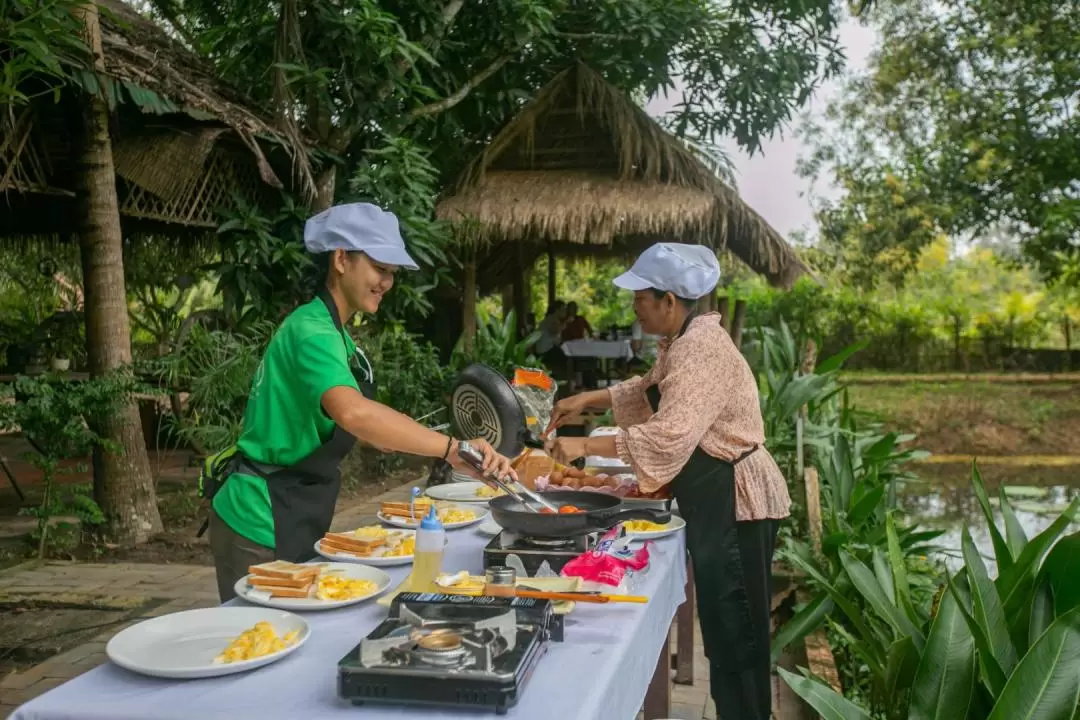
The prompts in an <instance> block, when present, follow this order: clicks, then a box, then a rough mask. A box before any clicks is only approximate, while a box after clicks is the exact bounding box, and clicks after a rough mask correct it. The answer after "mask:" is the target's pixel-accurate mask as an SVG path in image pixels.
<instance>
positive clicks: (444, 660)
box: [338, 593, 563, 715]
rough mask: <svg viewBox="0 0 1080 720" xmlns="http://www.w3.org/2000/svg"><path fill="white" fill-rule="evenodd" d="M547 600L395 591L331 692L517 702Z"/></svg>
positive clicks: (356, 700)
mask: <svg viewBox="0 0 1080 720" xmlns="http://www.w3.org/2000/svg"><path fill="white" fill-rule="evenodd" d="M561 620H562V618H560V617H558V616H556V615H554V614H553V613H552V610H551V602H550V601H548V600H533V599H531V598H503V597H491V596H484V597H470V596H465V595H443V594H438V593H402V594H400V595H398V596H397V597H395V598H394V601H393V603H392V604H391V606H390V614H389V616H388V617H387V619H386V620H384V621H383V622H382V624H380V625H379V626H378V627H377V628H375V629H374V630H373V631H372V632H371V634H370V635H368V636H367V637H366V638H364V640H362V641H361V642H360V644H359V645H358V646H357V647H356V648H355V649H354V650H353V651H352V652H350V653H349V654H348V655H346V656H345V657H344V658H342V659H341V661H340V662H339V663H338V693H339V694H340V695H341V697H343V698H345V699H346V700H349V701H351V702H352V703H353V704H354V705H363V704H364V703H380V704H394V705H402V704H419V705H441V706H458V707H462V706H464V707H473V708H488V709H492V710H495V711H496V712H497V713H498V714H500V715H502V714H504V713H505V712H506V711H507V710H508V709H509V708H512V707H513V706H514V705H516V704H517V702H518V700H519V699H520V697H521V692H522V690H523V689H524V686H525V684H526V682H527V681H528V679H529V677H530V676H531V675H532V671H533V669H534V668H535V667H536V663H537V662H538V661H539V659H540V657H541V656H542V655H543V654H544V653H545V652H546V650H547V642H548V641H549V640H555V641H561V640H562V629H563V625H562V622H561Z"/></svg>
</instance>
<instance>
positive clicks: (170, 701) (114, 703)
mask: <svg viewBox="0 0 1080 720" xmlns="http://www.w3.org/2000/svg"><path fill="white" fill-rule="evenodd" d="M447 535H448V537H449V539H450V543H449V545H448V547H447V549H446V555H445V559H444V562H443V567H444V569H445V570H447V571H451V572H452V571H456V570H459V569H463V570H469V571H470V572H474V573H476V572H480V571H481V566H482V548H483V546H484V545H485V544H486V543H487V541H488V538H487V537H485V536H483V535H481V534H480V533H478V532H477V531H476V530H475V529H473V528H463V529H460V530H453V531H450V532H448V533H447ZM685 547H686V546H685V542H684V539H683V534H682V533H678V534H676V535H673V536H669V537H666V538H662V539H660V540H657V541H655V542H654V543H653V545H652V562H651V564H650V567H649V570H648V571H647V572H646V573H644V574H642V575H640V576H639V577H638V578H636V584H635V585H634V587H633V588H632V592H634V593H636V594H642V595H648V596H649V597H650V601H649V603H648V604H646V605H634V604H611V605H587V604H584V603H581V604H579V605H578V606H577V608H576V609H575V610H574V612H573V613H571V614H570V615H569V616H568V617H567V619H566V639H565V641H564V642H561V643H555V642H553V643H549V645H548V652H547V654H546V656H545V657H543V658H541V660H540V662H539V663H538V665H537V667H536V670H535V672H534V673H533V676H532V678H531V679H530V680H529V682H528V683H527V685H526V687H525V691H524V693H523V695H522V698H521V700H520V701H519V703H518V705H517V706H516V707H515V708H513V709H511V710H510V712H509V713H508V715H507V717H509V718H514V719H522V718H527V719H528V720H548V719H549V718H558V719H559V720H633V718H634V717H635V716H636V715H637V713H638V711H639V710H640V708H641V706H642V701H643V700H644V698H645V692H646V690H647V689H648V686H649V684H650V680H651V679H652V678H653V675H654V669H655V668H656V659H657V655H658V654H660V653H661V651H662V650H664V649H666V648H667V639H668V632H669V629H670V627H671V622H672V618H673V617H674V616H675V611H676V609H677V608H678V607H679V605H680V604H681V603H682V602H683V598H684V595H683V587H684V583H685V581H686V563H685V552H686V551H685ZM410 568H411V566H404V567H401V568H387V570H388V571H390V574H391V576H392V577H393V580H394V586H396V585H397V583H398V582H400V581H401V580H403V579H404V578H405V577H406V576H407V575H408V572H409V570H410ZM234 602H235V603H237V604H243V603H241V601H234ZM385 616H386V609H385V608H383V607H379V606H378V605H376V603H375V601H374V600H372V601H369V602H367V603H363V604H361V605H358V606H353V607H347V608H342V609H340V610H328V611H323V612H310V613H303V617H304V618H305V619H306V620H307V621H308V623H309V624H310V625H311V638H310V639H309V640H308V641H307V643H305V645H304V646H303V647H301V648H300V649H299V650H297V651H296V652H295V653H293V654H292V655H290V656H289V657H286V658H284V659H283V660H280V661H278V662H276V663H274V664H272V665H268V666H266V667H264V668H261V669H258V670H254V671H251V672H247V673H241V674H238V675H232V676H228V677H222V678H210V679H204V680H188V681H174V680H161V679H157V678H150V677H144V676H141V675H137V674H135V673H131V672H128V671H126V670H123V669H121V668H119V667H117V666H115V665H113V664H111V663H106V664H105V665H102V666H100V667H98V668H96V669H94V670H91V671H90V672H88V673H85V674H83V675H81V676H79V677H77V678H75V679H74V680H72V681H70V682H68V683H65V684H64V685H61V686H60V687H58V688H55V689H54V690H51V691H49V692H48V693H46V694H44V695H42V696H40V697H38V698H36V699H34V700H31V701H30V702H28V703H26V704H25V705H23V706H22V707H20V708H19V709H18V710H16V711H15V713H14V714H13V715H12V716H11V717H12V719H13V720H150V719H151V718H153V719H154V720H173V719H174V718H175V719H177V720H180V719H183V720H189V719H190V718H199V720H210V719H211V718H222V719H225V718H228V720H235V719H236V718H258V720H276V719H278V718H281V719H282V720H296V719H297V718H305V719H307V720H321V719H323V718H328V719H329V718H348V719H349V720H354V719H355V718H357V717H363V718H364V720H387V719H389V718H416V719H418V720H427V719H434V718H439V719H445V720H462V719H464V718H469V719H470V720H475V719H476V718H483V717H491V718H494V717H495V715H494V713H493V712H489V713H478V712H476V711H463V710H454V709H428V708H423V707H419V706H406V705H401V706H379V705H365V706H364V707H363V708H356V707H353V706H352V705H350V704H349V703H347V702H345V701H344V700H341V699H340V698H338V696H337V662H338V660H340V659H341V658H342V657H344V656H345V655H346V654H347V653H348V652H350V651H351V650H352V649H353V648H354V647H355V646H356V645H357V644H358V643H359V642H360V640H361V639H362V638H363V637H364V636H366V635H367V634H368V633H369V632H370V631H371V630H372V629H373V628H374V627H375V626H376V625H377V624H378V623H379V622H380V621H381V620H382V619H383V618H384V617H385ZM664 657H665V659H666V657H667V656H666V655H664ZM668 668H670V665H668ZM667 672H670V670H667V671H666V672H665V673H664V675H665V676H666V675H667ZM665 682H666V677H665Z"/></svg>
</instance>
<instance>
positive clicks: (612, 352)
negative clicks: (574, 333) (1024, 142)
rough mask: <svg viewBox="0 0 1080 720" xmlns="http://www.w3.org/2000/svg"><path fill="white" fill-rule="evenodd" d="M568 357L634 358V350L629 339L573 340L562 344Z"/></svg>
mask: <svg viewBox="0 0 1080 720" xmlns="http://www.w3.org/2000/svg"><path fill="white" fill-rule="evenodd" d="M562 351H563V354H564V355H566V357H590V358H599V359H601V360H632V359H633V357H634V350H633V348H632V347H630V341H629V340H571V341H569V342H564V343H563V344H562Z"/></svg>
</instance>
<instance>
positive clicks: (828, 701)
mask: <svg viewBox="0 0 1080 720" xmlns="http://www.w3.org/2000/svg"><path fill="white" fill-rule="evenodd" d="M776 672H778V673H779V674H780V677H781V678H783V679H784V682H786V683H787V684H788V687H790V688H791V689H792V690H793V691H794V692H795V694H796V695H798V696H799V697H801V698H802V699H803V700H805V701H806V703H807V704H808V705H809V706H810V707H812V708H814V710H816V711H817V713H818V714H819V715H821V717H822V720H871V719H870V713H868V712H866V711H865V710H863V709H862V708H861V707H859V706H858V705H856V704H855V703H853V702H851V701H850V700H848V699H847V698H846V697H844V696H843V695H841V694H840V693H838V692H836V691H835V690H833V689H832V688H831V687H829V686H828V685H826V684H825V683H820V682H817V681H816V680H811V679H810V678H808V677H800V676H799V675H796V674H795V673H793V672H789V671H787V670H785V669H784V668H776Z"/></svg>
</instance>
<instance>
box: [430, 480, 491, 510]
mask: <svg viewBox="0 0 1080 720" xmlns="http://www.w3.org/2000/svg"><path fill="white" fill-rule="evenodd" d="M486 487H487V485H485V484H484V483H482V482H480V481H479V480H473V481H469V482H455V483H450V484H447V485H436V486H435V487H430V488H428V489H427V490H426V491H424V494H425V495H427V496H428V497H429V498H431V499H432V500H444V501H449V502H455V503H469V504H473V503H477V504H483V503H488V502H491V500H492V498H491V497H481V496H479V495H477V494H476V493H477V491H478V490H480V489H481V488H486Z"/></svg>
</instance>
